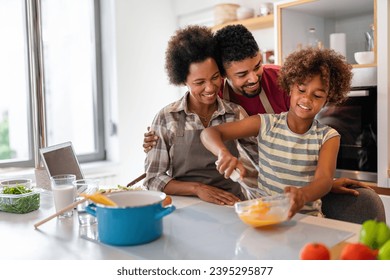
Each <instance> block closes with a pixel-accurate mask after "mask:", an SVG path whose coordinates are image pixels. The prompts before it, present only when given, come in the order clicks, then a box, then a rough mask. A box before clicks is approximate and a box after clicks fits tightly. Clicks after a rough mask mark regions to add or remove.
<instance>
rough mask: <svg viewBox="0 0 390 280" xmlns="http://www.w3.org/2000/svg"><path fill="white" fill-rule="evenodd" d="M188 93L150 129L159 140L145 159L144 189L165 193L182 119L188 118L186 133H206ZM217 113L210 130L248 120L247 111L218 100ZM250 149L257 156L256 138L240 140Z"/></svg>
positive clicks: (157, 117)
mask: <svg viewBox="0 0 390 280" xmlns="http://www.w3.org/2000/svg"><path fill="white" fill-rule="evenodd" d="M188 95H189V92H187V93H186V94H185V95H184V96H183V97H182V98H181V99H179V100H177V101H176V102H173V103H171V104H169V105H168V106H166V107H164V108H163V109H161V110H160V112H159V113H158V114H157V115H156V117H155V118H154V120H153V123H152V125H151V127H150V129H151V130H153V131H155V133H156V135H157V136H159V140H158V141H157V145H156V146H155V147H154V148H153V149H152V150H150V151H149V152H148V153H147V156H146V159H145V172H146V178H145V180H144V185H145V186H147V187H148V188H149V189H153V190H159V191H162V190H163V189H164V188H165V186H166V184H168V182H169V181H170V180H172V179H174V178H173V175H172V163H171V159H172V155H173V154H174V152H175V144H174V138H175V135H176V132H177V129H178V123H179V115H180V114H185V115H186V122H185V130H200V129H204V126H203V124H202V122H201V121H200V119H199V117H198V116H197V115H196V114H194V113H192V112H190V111H189V110H188V101H187V99H188ZM217 102H218V110H217V111H216V112H214V114H213V116H212V118H211V121H210V124H209V126H216V125H219V124H222V123H224V118H223V116H225V120H226V122H232V121H237V120H241V119H243V118H245V117H247V116H248V115H247V113H246V112H245V110H244V109H243V108H242V107H241V106H239V105H237V104H234V103H230V102H227V101H224V100H222V99H221V98H219V97H217ZM244 142H245V145H246V149H247V147H253V149H254V150H253V151H254V153H255V154H256V153H257V142H256V138H254V137H251V138H249V139H245V140H240V143H242V144H244Z"/></svg>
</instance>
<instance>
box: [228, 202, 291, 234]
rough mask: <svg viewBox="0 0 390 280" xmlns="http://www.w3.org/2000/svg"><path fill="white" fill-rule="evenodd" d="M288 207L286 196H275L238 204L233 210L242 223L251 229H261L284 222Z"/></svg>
mask: <svg viewBox="0 0 390 280" xmlns="http://www.w3.org/2000/svg"><path fill="white" fill-rule="evenodd" d="M289 205H290V203H289V198H288V197H287V196H285V195H276V196H269V197H264V198H260V199H253V200H247V201H242V202H238V203H236V205H235V209H236V212H237V214H238V216H239V218H240V219H241V220H242V221H243V222H244V223H246V224H248V225H250V226H252V227H262V226H268V225H273V224H278V223H280V222H282V221H284V220H286V218H287V211H288V209H289Z"/></svg>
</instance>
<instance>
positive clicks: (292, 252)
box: [0, 191, 360, 260]
mask: <svg viewBox="0 0 390 280" xmlns="http://www.w3.org/2000/svg"><path fill="white" fill-rule="evenodd" d="M172 198H173V204H174V205H175V206H176V208H177V209H176V210H175V211H174V212H173V213H172V214H170V215H168V216H166V217H164V220H163V227H164V229H163V235H162V237H161V238H159V239H158V240H155V241H153V242H151V243H148V244H144V245H138V246H124V247H117V246H109V245H105V244H101V243H100V242H99V241H97V240H93V239H96V228H94V227H92V228H82V227H79V225H78V221H77V213H76V212H75V213H74V215H73V218H70V219H57V218H54V219H53V220H51V221H49V222H47V223H45V224H43V225H41V226H40V227H39V229H38V230H36V229H34V226H33V225H34V224H35V223H37V222H38V221H40V220H42V219H44V218H46V217H48V216H50V215H51V214H53V213H54V212H55V211H54V206H53V199H52V195H51V192H50V191H45V192H44V193H42V194H41V206H40V208H39V209H38V210H36V211H33V212H30V213H27V214H12V213H5V212H0V225H1V226H0V228H1V230H0V239H1V240H2V250H1V251H2V252H1V254H0V259H7V260H33V259H34V260H35V259H38V260H39V259H40V260H52V259H53V260H61V259H62V260H78V259H89V260H99V259H111V260H120V259H296V258H297V256H298V255H297V254H298V253H297V252H298V251H299V248H301V247H302V245H303V244H305V243H307V242H311V241H317V242H319V241H321V242H324V243H325V244H327V245H328V246H330V247H332V246H335V245H336V244H337V243H340V242H342V241H348V242H356V241H357V234H358V232H359V230H360V225H358V224H352V223H346V222H341V221H336V220H330V219H324V218H316V217H312V216H306V215H296V217H294V218H293V219H292V220H291V221H287V222H284V223H282V224H280V225H278V226H275V227H271V228H268V229H266V230H264V229H254V228H251V227H249V226H247V225H245V224H243V223H242V222H241V220H239V218H238V216H237V215H236V213H235V212H234V208H233V207H226V206H218V205H214V204H210V203H206V202H203V201H201V200H199V199H198V198H193V197H179V196H174V197H172ZM4 241H6V242H4ZM16 244H17V245H16Z"/></svg>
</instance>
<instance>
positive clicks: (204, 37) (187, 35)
mask: <svg viewBox="0 0 390 280" xmlns="http://www.w3.org/2000/svg"><path fill="white" fill-rule="evenodd" d="M207 58H213V59H214V60H215V61H217V49H216V41H215V39H214V37H213V33H212V31H211V29H210V28H208V27H205V26H197V25H191V26H188V27H186V28H183V29H179V30H177V31H176V33H175V35H173V36H172V37H171V38H170V40H169V42H168V48H167V50H166V52H165V69H166V71H167V74H168V78H169V82H170V83H171V84H173V85H183V84H185V81H186V79H187V76H188V74H189V69H190V65H191V64H192V63H197V62H202V61H205V60H206V59H207Z"/></svg>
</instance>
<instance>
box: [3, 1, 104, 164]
mask: <svg viewBox="0 0 390 280" xmlns="http://www.w3.org/2000/svg"><path fill="white" fill-rule="evenodd" d="M22 3H23V6H24V21H25V22H24V26H25V29H24V36H25V38H26V41H25V42H26V48H25V51H26V53H25V56H26V63H27V67H26V69H27V71H28V75H27V76H28V92H27V94H28V101H27V102H28V103H29V104H26V105H27V108H28V110H29V112H28V116H29V119H28V134H29V135H28V145H29V151H30V155H29V159H28V160H18V159H9V160H2V161H1V162H0V168H9V167H14V168H31V167H35V168H37V167H41V166H42V160H41V157H40V154H39V149H40V148H43V147H46V146H47V139H46V115H45V108H46V102H45V92H44V83H45V82H44V69H43V61H42V59H43V55H42V54H43V51H44V50H43V49H42V34H41V0H23V1H22ZM92 3H93V9H94V10H93V13H94V31H95V34H94V35H95V67H94V70H95V73H94V74H95V84H94V85H93V86H92V87H93V89H94V93H93V98H94V100H93V102H94V106H93V115H94V124H93V127H94V141H95V143H96V147H95V148H96V151H95V152H93V153H89V154H80V155H77V158H78V160H79V162H80V163H86V162H93V161H102V160H105V159H106V149H105V132H104V130H105V126H104V94H103V82H102V81H103V69H102V41H101V15H100V1H99V0H92Z"/></svg>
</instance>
